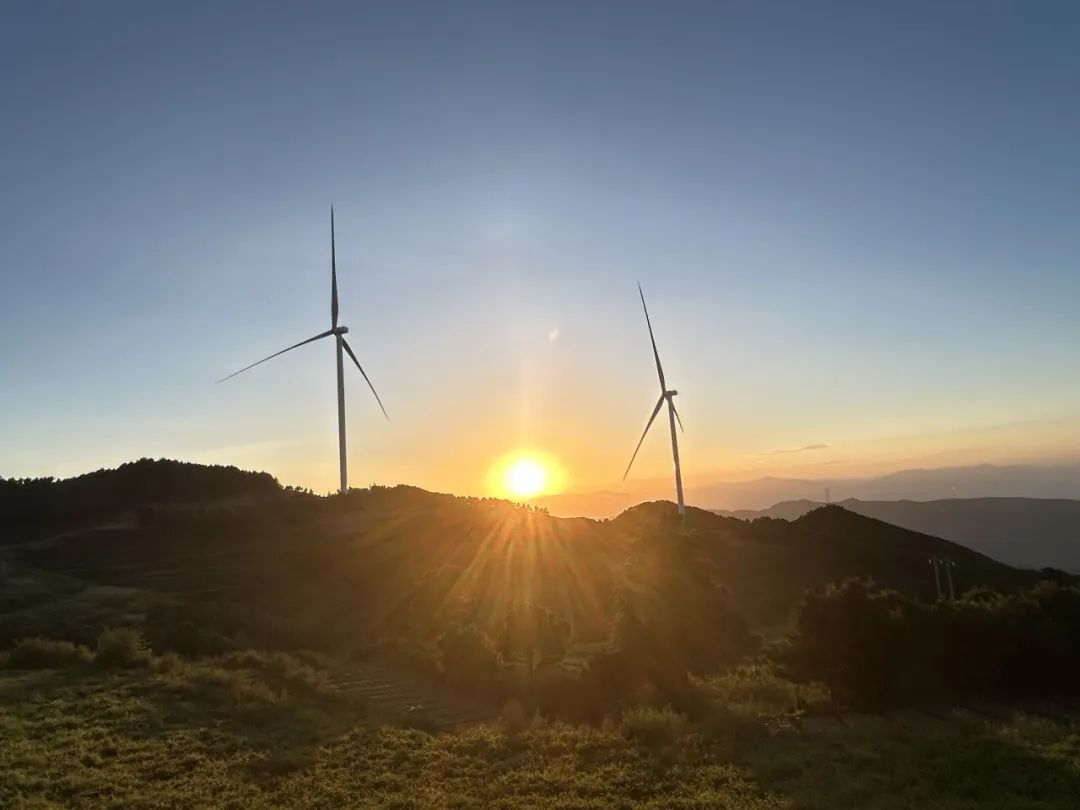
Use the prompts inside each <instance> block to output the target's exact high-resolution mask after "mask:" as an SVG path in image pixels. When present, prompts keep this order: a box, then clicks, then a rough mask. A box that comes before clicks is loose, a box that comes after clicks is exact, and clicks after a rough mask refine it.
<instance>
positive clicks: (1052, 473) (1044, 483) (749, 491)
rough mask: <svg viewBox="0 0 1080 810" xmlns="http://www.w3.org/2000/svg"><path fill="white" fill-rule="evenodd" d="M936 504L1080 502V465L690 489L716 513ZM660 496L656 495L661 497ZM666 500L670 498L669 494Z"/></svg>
mask: <svg viewBox="0 0 1080 810" xmlns="http://www.w3.org/2000/svg"><path fill="white" fill-rule="evenodd" d="M826 489H829V490H830V494H831V500H833V501H842V500H847V499H857V500H860V501H900V500H910V501H932V500H941V499H946V498H947V499H955V498H1038V499H1080V464H1072V465H1061V466H1050V465H1045V466H1035V465H1012V466H996V465H992V464H981V465H978V466H973V467H943V468H939V469H915V470H902V471H900V472H895V473H891V474H889V475H883V476H879V477H876V478H836V479H827V478H820V479H803V478H776V477H766V478H757V479H754V480H752V481H730V482H719V483H714V484H709V485H704V486H691V487H688V488H687V491H686V500H687V503H690V504H693V505H695V506H700V507H702V508H707V509H713V510H738V509H753V510H760V509H768V508H770V507H772V506H773V505H774V504H778V503H781V502H783V501H797V500H809V501H818V502H820V501H824V499H825V490H826ZM658 494H660V493H659V492H657V493H653V494H652V495H651V497H653V498H655V497H657V495H658ZM663 497H670V496H669V495H667V494H666V493H664V494H663ZM641 500H643V494H642V492H641V491H637V490H635V491H634V492H585V493H565V494H561V495H551V496H548V497H545V498H538V499H536V500H535V501H534V503H535V504H536V505H537V506H543V507H546V508H547V509H548V511H550V512H551V513H552V514H553V515H560V516H564V517H577V516H580V517H594V518H606V517H614V516H615V515H617V514H618V513H619V512H621V511H622V510H624V509H626V508H628V507H630V506H632V505H633V504H635V503H638V502H639V501H641Z"/></svg>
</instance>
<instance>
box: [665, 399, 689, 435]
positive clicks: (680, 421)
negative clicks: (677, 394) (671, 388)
mask: <svg viewBox="0 0 1080 810" xmlns="http://www.w3.org/2000/svg"><path fill="white" fill-rule="evenodd" d="M668 401H669V402H671V400H668ZM671 412H672V413H673V414H675V421H676V422H678V423H679V430H681V431H682V432H683V433H686V428H684V427H683V426H682V417H681V416H679V409H678V408H676V407H675V403H674V402H672V403H671Z"/></svg>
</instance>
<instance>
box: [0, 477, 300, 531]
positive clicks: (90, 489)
mask: <svg viewBox="0 0 1080 810" xmlns="http://www.w3.org/2000/svg"><path fill="white" fill-rule="evenodd" d="M281 491H282V490H281V487H280V486H279V485H278V482H277V481H276V480H275V479H274V478H273V476H271V475H269V474H267V473H263V472H247V471H245V470H239V469H237V468H236V467H223V466H216V465H215V466H208V465H205V464H191V463H187V462H183V461H171V460H168V459H160V460H154V459H149V458H143V459H139V460H138V461H132V462H128V463H126V464H121V465H120V466H119V467H117V468H116V469H112V470H97V471H96V472H91V473H86V474H84V475H79V476H76V477H74V478H67V479H63V480H56V479H53V478H21V479H18V478H16V479H4V478H0V538H3V537H4V536H7V539H10V538H11V536H12V535H13V534H15V533H17V532H18V531H20V530H24V529H28V528H30V529H32V528H51V527H55V526H58V525H64V524H70V523H73V522H79V521H86V520H94V519H100V518H108V517H112V516H114V515H115V514H116V513H118V512H121V511H124V510H130V509H134V508H136V507H140V506H147V505H151V504H162V503H191V502H203V503H205V502H220V501H225V500H230V499H234V500H235V499H239V500H252V499H256V500H257V499H261V498H266V497H273V496H275V495H278V494H280V493H281Z"/></svg>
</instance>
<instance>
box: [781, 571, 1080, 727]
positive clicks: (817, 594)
mask: <svg viewBox="0 0 1080 810" xmlns="http://www.w3.org/2000/svg"><path fill="white" fill-rule="evenodd" d="M1078 627H1080V588H1077V587H1067V586H1062V585H1059V584H1056V583H1053V582H1042V583H1039V584H1038V585H1036V586H1034V587H1033V588H1031V589H1029V590H1026V591H1023V592H1020V593H1012V594H1001V593H996V592H992V591H986V590H982V591H972V592H969V593H968V594H966V595H965V596H964V597H962V598H960V599H956V600H944V601H939V602H936V603H934V604H925V603H922V602H919V601H916V600H914V599H911V598H908V597H906V596H903V595H901V594H899V593H897V592H895V591H890V590H884V589H881V588H878V587H877V586H875V585H874V584H873V583H870V582H866V581H859V580H852V581H848V582H845V583H842V584H840V585H834V586H830V587H828V588H826V589H824V590H820V591H814V592H811V593H809V594H807V596H806V597H805V598H804V599H803V601H802V603H801V604H800V606H799V608H798V613H797V616H796V623H795V629H794V631H793V632H792V634H791V635H790V636H789V638H788V639H787V640H786V642H785V643H784V644H783V645H781V646H780V647H778V648H777V649H775V650H774V651H773V652H772V658H773V660H774V661H775V662H776V663H777V665H778V666H779V667H780V668H781V670H782V671H783V672H784V673H785V674H786V675H787V676H788V677H790V678H791V679H792V680H794V681H796V682H808V681H819V682H822V683H824V684H826V685H827V686H828V687H829V689H830V690H831V691H832V694H833V697H834V699H835V700H837V701H838V702H839V703H841V704H843V705H847V706H852V707H856V708H873V707H880V706H888V705H896V704H903V703H918V702H927V701H939V700H946V701H947V700H956V699H970V698H1010V697H1021V696H1039V695H1050V696H1060V695H1064V694H1076V693H1077V692H1080V679H1078V678H1077V677H1076V674H1077V673H1078V672H1080V634H1078V633H1077V628H1078Z"/></svg>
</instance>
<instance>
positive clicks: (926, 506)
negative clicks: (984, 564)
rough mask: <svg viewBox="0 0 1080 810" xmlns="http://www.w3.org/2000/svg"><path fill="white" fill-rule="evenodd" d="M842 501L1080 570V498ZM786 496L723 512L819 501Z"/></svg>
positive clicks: (1013, 557) (1025, 560)
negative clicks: (775, 501)
mask: <svg viewBox="0 0 1080 810" xmlns="http://www.w3.org/2000/svg"><path fill="white" fill-rule="evenodd" d="M841 505H842V506H843V507H844V508H846V509H848V510H849V511H851V512H856V513H858V514H860V515H866V516H868V517H874V518H878V519H879V520H883V521H886V522H887V523H892V524H895V525H897V526H902V527H904V528H907V529H912V530H914V531H919V532H924V533H926V534H931V535H935V536H937V537H944V538H946V539H949V540H952V541H954V542H956V543H960V544H962V545H965V546H967V547H969V548H972V549H974V550H976V551H979V552H981V553H983V554H986V555H988V556H990V557H993V558H994V559H996V560H1001V561H1002V562H1005V563H1008V564H1009V565H1015V566H1020V567H1024V568H1046V567H1053V568H1060V569H1064V570H1066V571H1080V501H1076V500H1065V499H1060V500H1051V499H1042V498H947V499H943V500H938V501H860V500H855V499H849V500H845V501H842V502H841ZM820 506H821V504H819V503H814V502H813V501H807V500H800V501H785V502H782V503H778V504H775V505H774V506H772V507H770V508H768V509H762V510H739V511H736V512H721V513H720V514H723V515H726V516H729V517H737V518H742V519H746V520H752V519H754V518H757V517H772V518H783V519H786V520H794V519H796V518H798V517H800V516H801V515H803V514H806V513H807V512H809V511H811V510H813V509H816V508H818V507H820Z"/></svg>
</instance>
